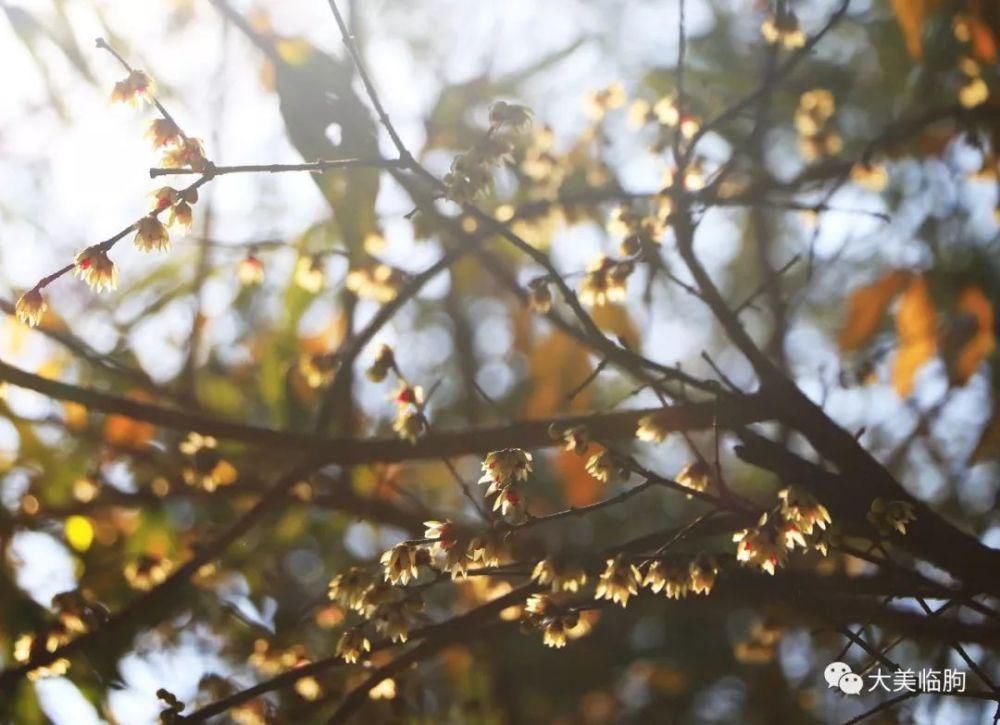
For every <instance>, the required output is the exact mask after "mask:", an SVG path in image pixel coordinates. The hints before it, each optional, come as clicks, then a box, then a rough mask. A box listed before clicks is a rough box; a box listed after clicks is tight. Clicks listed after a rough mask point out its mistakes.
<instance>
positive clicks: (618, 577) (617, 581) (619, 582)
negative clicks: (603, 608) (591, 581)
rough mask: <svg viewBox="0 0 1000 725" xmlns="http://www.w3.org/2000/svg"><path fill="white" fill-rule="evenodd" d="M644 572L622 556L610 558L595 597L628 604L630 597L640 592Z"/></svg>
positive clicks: (598, 583) (623, 604)
mask: <svg viewBox="0 0 1000 725" xmlns="http://www.w3.org/2000/svg"><path fill="white" fill-rule="evenodd" d="M640 581H642V573H641V572H640V571H639V568H638V567H637V566H635V564H630V563H628V562H627V561H625V560H624V559H622V558H621V557H617V558H614V559H608V561H607V566H606V568H605V569H604V572H603V573H602V574H601V576H600V578H599V579H598V581H597V591H596V593H595V595H594V598H595V599H607V600H609V601H612V602H615V603H616V604H620V605H621V606H622V607H625V606H627V605H628V600H629V597H631V596H633V595H635V594H638V593H639V582H640Z"/></svg>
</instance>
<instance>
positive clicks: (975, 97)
mask: <svg viewBox="0 0 1000 725" xmlns="http://www.w3.org/2000/svg"><path fill="white" fill-rule="evenodd" d="M958 70H959V72H960V73H961V76H962V85H961V86H960V87H959V89H958V102H959V103H960V104H962V106H963V107H964V108H975V107H976V106H979V105H982V104H983V103H985V102H986V101H987V100H988V99H989V97H990V87H989V86H988V85H987V84H986V81H985V80H984V79H983V70H982V68H981V67H980V65H979V63H977V62H976V61H975V60H973V59H972V58H970V57H968V56H966V57H964V58H962V59H961V60H959V62H958Z"/></svg>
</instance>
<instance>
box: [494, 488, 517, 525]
mask: <svg viewBox="0 0 1000 725" xmlns="http://www.w3.org/2000/svg"><path fill="white" fill-rule="evenodd" d="M489 493H490V492H487V495H488V494H489ZM493 510H494V511H499V512H500V515H501V516H505V517H511V518H515V519H519V518H521V517H522V516H523V515H524V512H525V503H524V497H523V496H522V495H521V494H520V493H518V492H517V491H515V490H514V487H513V486H507V487H505V488H503V489H500V490H498V491H496V498H495V499H494V501H493Z"/></svg>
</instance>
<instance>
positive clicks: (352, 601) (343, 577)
mask: <svg viewBox="0 0 1000 725" xmlns="http://www.w3.org/2000/svg"><path fill="white" fill-rule="evenodd" d="M372 584H373V580H372V577H371V575H370V574H369V573H368V572H367V571H366V570H365V569H362V568H361V567H357V566H352V567H351V568H350V569H349V570H348V571H346V572H344V573H343V574H338V575H337V576H335V577H334V578H333V579H332V580H331V581H330V590H329V597H330V599H331V600H333V601H335V602H337V603H338V604H341V605H343V606H345V607H347V608H348V609H352V610H354V611H357V612H360V611H362V610H363V609H364V606H363V605H364V599H365V593H366V592H367V591H368V590H369V589H370V588H371V586H372Z"/></svg>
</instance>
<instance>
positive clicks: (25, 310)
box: [14, 287, 49, 327]
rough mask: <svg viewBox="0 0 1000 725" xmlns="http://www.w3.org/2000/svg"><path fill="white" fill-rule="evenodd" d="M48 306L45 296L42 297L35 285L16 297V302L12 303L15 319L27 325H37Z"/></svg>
mask: <svg viewBox="0 0 1000 725" xmlns="http://www.w3.org/2000/svg"><path fill="white" fill-rule="evenodd" d="M48 308H49V306H48V304H47V303H46V302H45V298H44V297H42V293H41V290H39V289H38V288H37V287H36V288H35V289H31V290H28V291H27V292H25V293H24V294H23V295H21V296H20V298H18V300H17V303H16V304H15V305H14V313H15V314H16V315H17V319H18V320H20V321H21V322H22V323H24V324H25V325H27V326H28V327H38V325H39V324H41V322H42V317H44V316H45V311H46V310H47V309H48Z"/></svg>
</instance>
